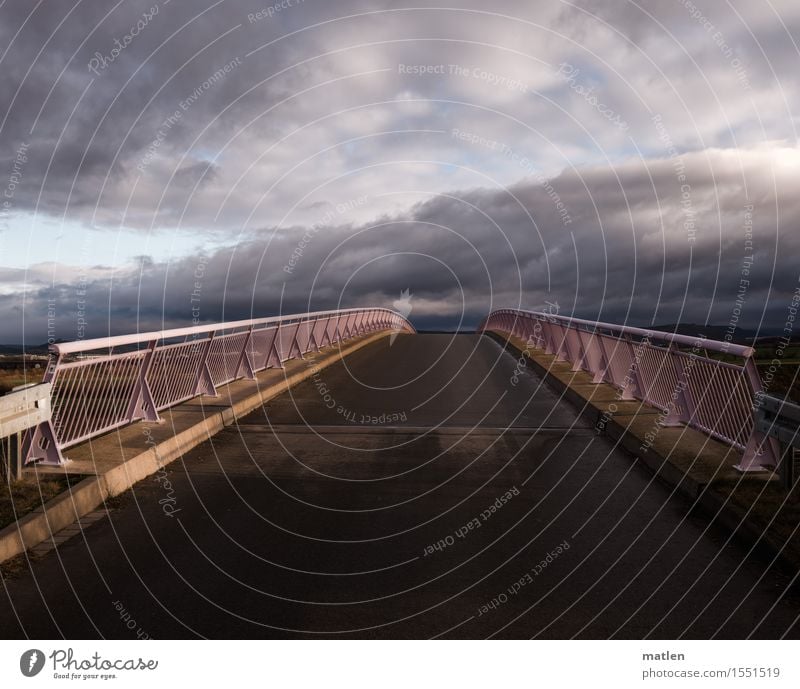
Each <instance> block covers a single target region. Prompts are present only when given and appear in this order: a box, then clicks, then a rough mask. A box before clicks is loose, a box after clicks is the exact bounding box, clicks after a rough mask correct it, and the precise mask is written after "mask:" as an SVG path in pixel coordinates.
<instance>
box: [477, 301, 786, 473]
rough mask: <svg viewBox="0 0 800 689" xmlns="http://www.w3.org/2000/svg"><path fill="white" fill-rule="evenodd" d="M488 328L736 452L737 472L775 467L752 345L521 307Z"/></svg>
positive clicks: (504, 312) (491, 319) (664, 421)
mask: <svg viewBox="0 0 800 689" xmlns="http://www.w3.org/2000/svg"><path fill="white" fill-rule="evenodd" d="M486 330H496V331H500V332H503V333H508V334H511V335H514V336H515V337H518V338H520V339H521V340H523V341H524V342H525V343H526V347H527V348H536V349H543V350H544V351H545V352H546V353H547V354H551V355H553V356H555V358H556V359H557V360H559V361H567V362H569V363H570V364H572V370H573V371H586V372H587V373H589V374H591V376H592V383H595V384H600V383H607V384H610V385H612V386H614V387H615V388H617V390H619V396H620V399H622V400H640V401H642V402H645V403H647V404H649V405H651V406H653V407H656V408H658V409H660V410H661V411H662V418H661V425H663V426H679V425H682V424H685V425H687V426H691V427H693V428H696V429H698V430H700V431H703V432H704V433H706V434H708V435H710V436H711V437H713V438H716V439H718V440H720V441H722V442H724V443H727V444H729V445H732V446H734V447H736V448H737V449H739V450H741V451H742V452H743V457H742V460H741V462H740V463H739V464H738V465H737V466H736V468H737V469H738V470H739V471H760V470H762V469H764V468H767V467H769V468H772V467H775V466H776V465H777V460H778V457H779V456H780V452H779V448H778V447H777V445H776V441H775V440H774V439H773V438H769V437H767V435H765V434H764V433H763V432H762V431H761V430H760V428H759V427H758V426H757V425H756V424H755V423H754V421H753V412H754V409H755V408H756V407H757V404H758V395H759V393H760V392H761V391H762V390H763V387H762V382H761V377H760V376H759V374H758V370H757V367H756V364H755V361H754V360H753V354H754V350H753V348H752V347H746V346H743V345H736V344H732V343H729V342H719V341H716V340H710V339H707V338H705V337H702V336H698V337H691V336H687V335H679V334H675V333H666V332H660V331H657V330H647V329H644V328H634V327H628V326H622V325H616V324H613V323H603V322H600V321H589V320H584V319H581V318H572V317H569V316H560V315H556V314H552V313H544V312H538V311H523V310H518V309H498V310H496V311H492V313H490V314H489V316H487V317H486V319H484V321H483V322H482V323H481V325H480V327H479V331H486Z"/></svg>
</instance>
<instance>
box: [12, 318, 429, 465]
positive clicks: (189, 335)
mask: <svg viewBox="0 0 800 689" xmlns="http://www.w3.org/2000/svg"><path fill="white" fill-rule="evenodd" d="M380 330H401V331H406V332H410V333H413V332H415V330H414V327H413V326H412V325H411V324H410V323H409V322H408V320H407V319H406V318H405V317H403V316H402V315H401V314H399V313H397V312H395V311H392V310H390V309H384V308H359V309H342V310H337V311H318V312H313V313H303V314H292V315H287V316H279V317H274V318H260V319H253V320H242V321H231V322H226V323H216V324H212V325H199V326H193V327H188V328H177V329H172V330H162V331H155V332H147V333H136V334H130V335H121V336H116V337H103V338H97V339H92V340H81V341H77V342H67V343H59V344H53V345H51V346H50V361H49V363H48V366H47V369H46V371H45V375H44V382H45V383H49V384H51V387H52V393H51V404H52V417H51V419H50V420H48V421H46V428H45V429H44V430H45V431H46V434H47V435H48V437H52V438H54V440H55V442H50V443H46V444H45V443H38V442H36V437H38V436H35V435H34V434H33V433H31V434H29V437H28V438H27V440H26V444H25V446H24V457H25V463H26V464H29V463H33V462H39V463H42V464H55V465H58V464H62V463H63V462H64V461H65V460H64V458H63V455H62V451H63V450H64V449H66V448H68V447H71V446H73V445H77V444H78V443H81V442H84V441H86V440H88V439H90V438H93V437H96V436H99V435H102V434H104V433H107V432H109V431H111V430H114V429H116V428H119V427H121V426H125V425H127V424H130V423H133V422H135V421H139V420H147V421H156V422H157V421H160V420H161V419H160V417H159V412H160V411H162V410H164V409H167V408H169V407H172V406H174V405H177V404H180V403H181V402H185V401H186V400H189V399H191V398H193V397H196V396H198V395H211V396H217V394H218V393H217V388H218V387H219V386H221V385H225V384H227V383H230V382H232V381H234V380H238V379H241V378H248V379H255V376H256V373H257V372H259V371H262V370H264V369H266V368H282V367H283V362H284V361H287V360H289V359H294V358H302V357H303V355H304V354H305V353H306V352H309V351H317V350H319V349H320V348H322V347H326V346H329V345H333V344H337V343H339V342H343V341H345V340H348V339H351V338H354V337H359V336H361V335H366V334H368V333H372V332H377V331H380ZM39 435H41V433H39Z"/></svg>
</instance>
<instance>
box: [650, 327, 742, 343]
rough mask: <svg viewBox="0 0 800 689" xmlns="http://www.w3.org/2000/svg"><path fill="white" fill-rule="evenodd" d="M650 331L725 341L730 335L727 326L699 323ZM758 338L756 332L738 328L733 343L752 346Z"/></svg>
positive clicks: (654, 328)
mask: <svg viewBox="0 0 800 689" xmlns="http://www.w3.org/2000/svg"><path fill="white" fill-rule="evenodd" d="M649 329H650V330H658V331H660V332H668V333H677V334H678V335H688V336H689V337H698V336H704V337H706V338H707V339H709V340H722V341H724V340H725V336H726V335H727V334H728V326H727V325H700V324H698V323H677V324H676V323H672V324H670V325H654V326H652V327H651V328H649ZM755 336H756V331H755V330H748V329H746V328H736V331H735V332H734V334H733V338H732V341H733V342H735V343H736V344H752V343H753V339H754V338H755Z"/></svg>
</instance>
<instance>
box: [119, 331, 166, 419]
mask: <svg viewBox="0 0 800 689" xmlns="http://www.w3.org/2000/svg"><path fill="white" fill-rule="evenodd" d="M157 344H158V340H152V341H151V342H148V344H147V353H146V354H145V355H144V356H143V357H142V362H141V364H140V365H139V374H138V377H139V379H138V380H137V381H136V385H135V386H134V387H133V392H132V394H131V399H130V402H129V403H128V411H127V417H128V421H129V422H132V421H138V420H139V419H143V420H145V421H151V422H153V423H161V422H162V421H163V419H162V418H161V417H160V416H159V415H158V410H157V409H156V403H155V400H154V399H153V392H152V390H151V389H150V383H148V382H147V374H148V373H149V372H150V366H151V364H152V361H153V355H154V354H155V351H156V345H157Z"/></svg>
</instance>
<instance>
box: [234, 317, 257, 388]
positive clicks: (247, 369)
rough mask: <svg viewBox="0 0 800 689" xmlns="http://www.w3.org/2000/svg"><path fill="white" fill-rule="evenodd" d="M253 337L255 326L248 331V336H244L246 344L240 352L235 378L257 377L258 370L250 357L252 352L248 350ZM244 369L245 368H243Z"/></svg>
mask: <svg viewBox="0 0 800 689" xmlns="http://www.w3.org/2000/svg"><path fill="white" fill-rule="evenodd" d="M252 339H253V326H252V325H251V326H250V329H249V330H248V331H247V336H246V337H245V338H244V346H243V347H242V351H241V353H240V354H239V363H238V364H236V374H235V376H234V379H236V380H238V379H239V378H247V379H248V380H255V379H256V372H255V369H254V368H253V362H252V361H251V359H250V352H248V351H247V348H248V346H249V345H250V342H252ZM243 369H244V370H243Z"/></svg>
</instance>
